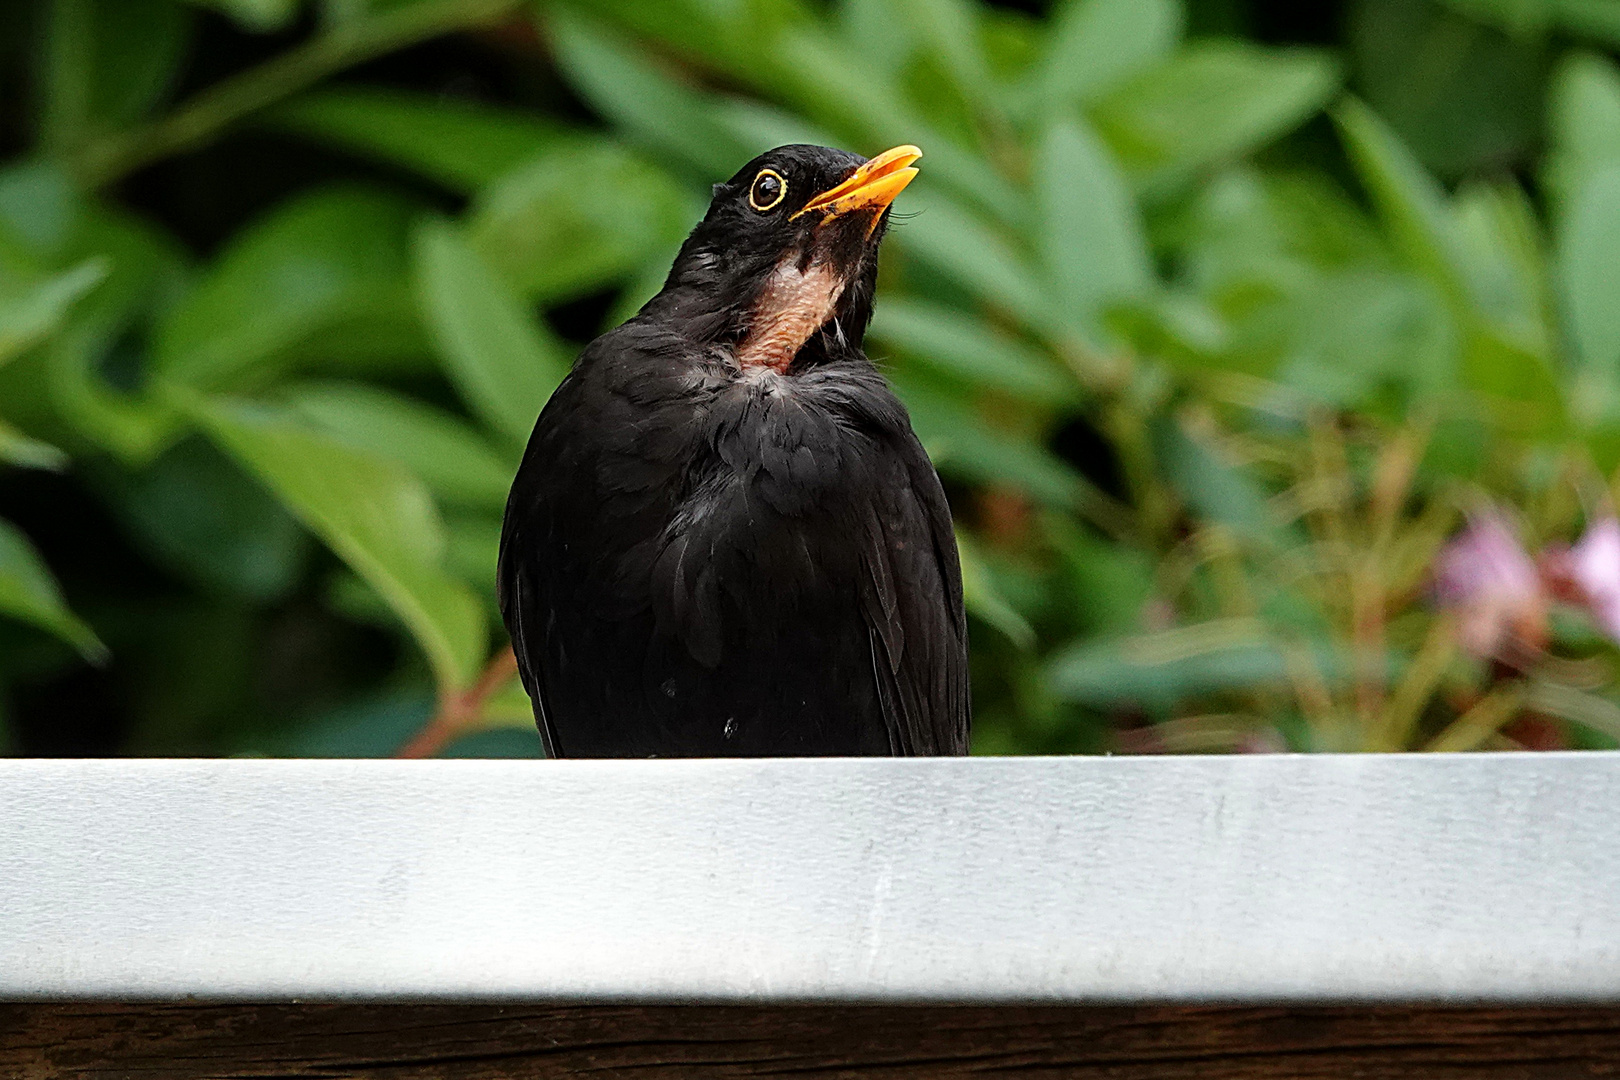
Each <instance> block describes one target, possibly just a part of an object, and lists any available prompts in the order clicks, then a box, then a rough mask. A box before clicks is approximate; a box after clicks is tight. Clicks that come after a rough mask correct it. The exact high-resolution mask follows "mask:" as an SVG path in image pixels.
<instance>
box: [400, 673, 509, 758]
mask: <svg viewBox="0 0 1620 1080" xmlns="http://www.w3.org/2000/svg"><path fill="white" fill-rule="evenodd" d="M516 674H517V657H516V656H514V655H513V654H512V650H511V648H510V647H508V648H505V649H502V650H501V651H500V652H499V653H497V654H496V655H495V658H494V659H493V660H491V661H490V662H489V666H488V667H486V668H485V669H484V673H483V674H482V675H480V676H479V677H478V681H477V682H476V683H474V684H473V685H472V686H470V687H468V688H467V689H466V690H463V691H461V692H460V693H456V692H455V691H450V692H447V693H445V694H442V695H440V697H439V711H438V712H437V713H435V714H434V716H433V719H432V720H429V721H428V722H427V724H426V725H425V726H424V727H423V728H422V730H421V731H418V732H417V733H416V734H415V735H413V736H412V737H411V741H410V742H408V743H406V744H405V745H404V746H402V747H400V749H399V752H398V753H396V754H395V755H394V756H395V757H399V758H427V757H433V756H434V755H435V754H437V753H438V752H439V751H441V750H443V749H444V748H445V747H446V746H449V745H450V744H451V743H453V742H455V741H456V740H457V739H459V738H460V737H461V736H463V735H465V734H467V733H468V732H469V731H472V730H473V729H475V728H477V727H478V725H479V723H480V721H482V720H483V716H484V703H485V702H487V701H488V700H489V697H490V695H491V694H493V693H494V692H495V691H497V690H499V689H500V688H501V687H502V686H503V685H505V684H506V681H507V680H508V679H510V678H512V676H514V675H516Z"/></svg>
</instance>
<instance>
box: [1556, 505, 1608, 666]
mask: <svg viewBox="0 0 1620 1080" xmlns="http://www.w3.org/2000/svg"><path fill="white" fill-rule="evenodd" d="M1543 565H1544V566H1545V568H1546V574H1547V579H1548V585H1549V587H1550V588H1551V589H1552V590H1553V591H1554V592H1555V593H1556V594H1557V595H1558V596H1559V597H1560V598H1561V599H1565V600H1568V601H1570V602H1571V603H1574V604H1578V605H1580V606H1581V607H1584V608H1585V609H1586V610H1587V611H1588V612H1590V613H1591V616H1592V619H1593V621H1594V622H1596V623H1597V624H1598V626H1599V628H1600V629H1602V631H1603V632H1604V633H1605V634H1608V635H1609V637H1611V638H1613V639H1614V640H1616V641H1620V520H1617V519H1616V518H1614V517H1605V518H1599V519H1598V520H1597V521H1595V522H1593V523H1592V524H1591V525H1589V526H1587V529H1586V535H1585V536H1583V537H1581V538H1580V540H1579V541H1578V542H1577V543H1576V544H1575V546H1574V547H1572V548H1569V549H1567V550H1556V549H1555V550H1551V551H1549V552H1548V553H1547V554H1546V556H1544V558H1543Z"/></svg>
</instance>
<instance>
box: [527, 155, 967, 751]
mask: <svg viewBox="0 0 1620 1080" xmlns="http://www.w3.org/2000/svg"><path fill="white" fill-rule="evenodd" d="M920 156H921V152H920V151H919V150H917V148H916V147H912V146H900V147H896V148H895V149H893V150H889V151H887V152H885V153H883V154H879V155H878V156H877V157H875V158H873V159H872V160H870V161H866V160H864V159H862V158H860V157H858V156H857V155H855V154H851V153H847V152H845V151H842V150H832V149H828V148H827V147H823V146H782V147H778V148H777V149H775V150H772V151H770V152H768V153H765V154H762V155H760V156H759V157H758V158H755V159H754V160H753V161H751V162H749V163H748V164H747V165H746V166H744V167H743V169H742V171H741V172H739V173H737V175H736V176H733V177H732V178H731V179H730V180H729V181H727V182H726V183H724V184H717V185H715V188H714V200H713V202H711V203H710V205H709V211H708V213H707V215H705V217H704V218H703V221H702V222H701V223H699V224H698V226H697V227H696V228H695V229H693V230H692V235H691V236H690V237H688V238H687V240H686V243H685V244H683V245H682V247H681V250H680V254H679V255H678V256H677V257H676V259H675V265H674V267H673V268H672V269H671V270H670V273H669V277H668V278H667V279H666V280H665V282H664V287H663V290H662V291H661V292H660V293H659V294H658V295H657V296H655V297H654V298H653V299H651V300H649V301H648V302H647V304H646V306H644V307H643V308H642V309H641V311H640V312H639V313H638V314H637V315H636V316H635V317H634V318H632V319H631V320H629V321H628V322H626V323H625V324H624V325H622V326H620V327H618V328H617V329H615V330H612V331H610V332H608V333H606V334H603V335H602V336H601V337H599V338H597V339H596V340H595V341H593V342H591V344H590V345H589V346H587V347H586V348H585V350H584V352H583V353H582V354H581V355H580V357H579V360H578V362H577V363H576V364H575V366H574V369H573V371H572V372H571V373H570V374H569V376H568V377H567V378H566V379H565V380H564V381H563V383H562V385H561V386H559V387H558V388H557V392H556V393H555V394H554V395H553V396H552V398H551V401H550V402H549V403H547V405H546V407H545V410H544V411H543V412H542V413H541V414H540V419H539V421H538V422H537V423H536V424H535V428H534V434H533V436H531V438H530V439H529V446H528V450H527V451H526V452H525V454H524V456H523V463H522V465H521V466H520V467H519V469H518V473H517V479H516V480H515V481H514V482H513V485H512V493H511V497H510V499H509V500H508V501H507V505H506V521H505V525H504V527H503V529H502V532H501V555H500V574H499V577H500V603H501V613H502V615H503V616H504V618H505V620H506V626H507V629H508V631H510V633H511V636H512V647H513V650H514V652H515V653H516V655H517V661H518V667H519V669H520V671H521V672H522V675H523V683H524V686H525V687H527V688H528V691H529V694H530V696H531V697H532V698H533V699H534V711H535V719H536V721H537V722H538V723H539V726H540V732H541V735H542V736H543V737H544V739H545V744H546V750H547V752H548V753H549V754H550V755H551V756H553V757H721V756H792V755H855V754H907V755H909V754H964V753H966V752H967V742H968V678H967V628H966V624H965V621H964V616H963V609H962V578H961V570H960V567H959V565H958V562H957V554H956V542H955V538H954V535H953V533H952V531H951V516H950V510H949V508H948V507H947V506H946V504H945V496H944V493H943V491H942V490H941V489H940V484H939V478H938V477H937V476H936V475H935V473H934V469H933V467H932V465H930V464H929V461H928V457H927V455H926V454H925V453H924V452H923V448H922V445H921V444H920V443H919V442H918V441H917V437H916V435H915V434H913V433H912V430H911V421H910V418H909V417H908V416H907V414H906V410H905V407H904V406H902V405H901V404H900V402H899V400H897V399H896V398H895V396H894V394H893V392H892V391H891V390H890V389H889V386H888V384H887V383H886V382H885V381H884V379H883V376H882V375H881V374H880V373H879V371H878V370H877V368H876V367H874V366H873V364H872V362H871V361H870V360H868V359H867V358H866V355H865V353H863V352H862V351H861V339H862V337H863V335H864V334H865V331H866V326H867V323H868V322H869V321H870V320H871V317H872V302H873V296H874V293H875V288H876V281H877V252H878V244H879V242H880V241H881V240H882V238H883V233H884V231H885V229H886V228H887V225H888V208H889V203H890V201H891V200H893V199H894V197H895V196H896V195H898V194H899V193H900V190H901V189H902V188H904V187H905V186H906V184H908V183H909V182H910V181H911V179H912V177H913V176H915V175H916V174H917V170H916V169H915V168H912V167H911V165H912V163H913V162H914V161H916V160H917V159H918V158H919V157H920Z"/></svg>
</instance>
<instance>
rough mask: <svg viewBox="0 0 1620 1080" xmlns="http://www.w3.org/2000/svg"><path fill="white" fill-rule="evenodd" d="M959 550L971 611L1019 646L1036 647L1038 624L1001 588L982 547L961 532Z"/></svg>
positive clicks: (965, 598) (965, 596)
mask: <svg viewBox="0 0 1620 1080" xmlns="http://www.w3.org/2000/svg"><path fill="white" fill-rule="evenodd" d="M956 550H957V552H958V553H959V554H960V556H961V560H962V602H963V603H964V604H965V605H966V606H967V610H968V614H969V615H972V616H973V617H974V618H976V619H978V620H980V621H981V622H983V623H984V624H985V625H986V626H993V627H995V628H996V629H997V630H999V631H1001V632H1002V633H1003V634H1005V635H1006V636H1007V638H1008V639H1009V640H1011V641H1012V642H1013V643H1014V644H1016V645H1017V646H1018V647H1019V648H1021V649H1031V648H1034V646H1035V629H1034V627H1032V626H1030V625H1029V620H1027V619H1025V618H1024V617H1023V616H1022V615H1020V614H1019V613H1018V610H1017V609H1016V608H1014V607H1013V606H1012V605H1011V604H1010V603H1008V602H1007V599H1006V597H1004V596H1002V595H1001V593H1000V592H999V591H997V589H996V583H995V579H994V578H993V577H992V576H991V574H990V569H989V567H987V566H985V565H984V560H983V559H982V558H981V557H980V556H979V549H978V546H977V545H976V544H974V543H973V541H972V539H971V538H969V537H968V536H966V535H964V534H963V533H960V532H958V533H957V534H956Z"/></svg>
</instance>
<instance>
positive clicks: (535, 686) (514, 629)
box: [497, 529, 557, 758]
mask: <svg viewBox="0 0 1620 1080" xmlns="http://www.w3.org/2000/svg"><path fill="white" fill-rule="evenodd" d="M518 535H519V536H520V535H521V534H518ZM521 542H522V541H521V540H520V539H517V538H516V537H514V538H513V539H512V542H510V543H509V537H508V531H507V530H506V529H503V530H502V534H501V557H500V568H499V570H498V572H497V592H498V594H499V599H500V605H501V617H502V618H503V619H504V620H505V622H506V627H507V632H508V633H509V634H510V635H511V637H512V654H513V655H514V656H516V657H517V665H518V675H519V676H520V677H521V678H522V679H523V688H524V689H525V690H527V691H528V692H529V700H531V701H532V702H534V722H535V726H536V727H538V728H539V729H540V741H541V742H542V743H544V744H545V748H546V757H548V758H554V757H556V756H557V729H556V728H555V727H554V726H553V725H552V723H551V721H550V720H549V719H548V718H547V716H546V687H545V680H544V677H543V675H542V672H543V671H544V664H542V663H541V659H540V649H541V642H540V628H539V627H538V626H535V625H533V624H534V620H536V619H538V618H540V617H541V616H540V613H541V611H542V610H543V605H542V604H541V602H540V601H539V599H538V598H537V597H536V595H535V588H534V581H533V578H532V576H531V575H530V574H529V573H528V572H527V570H526V569H525V565H524V564H525V561H526V560H525V558H524V557H523V556H521V555H519V554H517V547H518V545H519V544H520V543H521Z"/></svg>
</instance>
